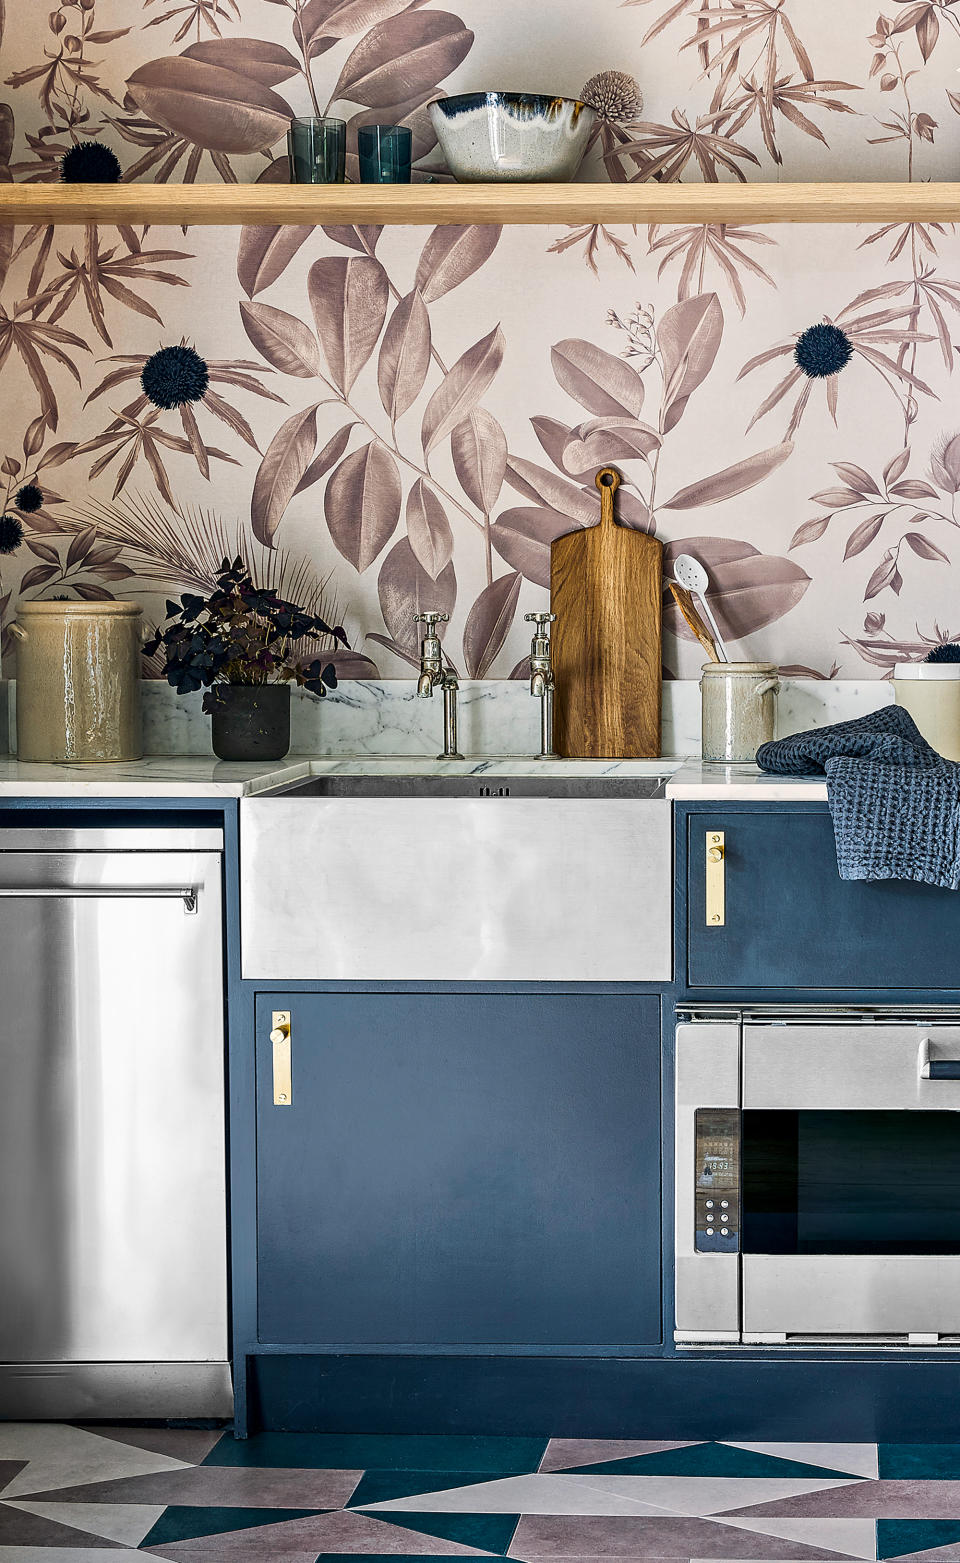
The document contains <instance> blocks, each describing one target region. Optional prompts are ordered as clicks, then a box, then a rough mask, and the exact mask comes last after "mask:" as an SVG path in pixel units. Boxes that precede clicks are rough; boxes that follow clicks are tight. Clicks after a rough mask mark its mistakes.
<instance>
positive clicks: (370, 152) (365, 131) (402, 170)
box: [357, 125, 413, 185]
mask: <svg viewBox="0 0 960 1563" xmlns="http://www.w3.org/2000/svg"><path fill="white" fill-rule="evenodd" d="M412 145H413V136H412V135H411V133H410V131H409V130H408V129H407V128H406V126H404V125H363V126H361V128H360V129H359V130H358V131H357V152H358V154H359V158H360V183H361V184H365V185H408V184H409V183H410V164H411V156H412Z"/></svg>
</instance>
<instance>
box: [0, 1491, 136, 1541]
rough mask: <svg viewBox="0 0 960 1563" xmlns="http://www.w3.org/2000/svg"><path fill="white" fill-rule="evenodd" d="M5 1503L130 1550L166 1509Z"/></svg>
mask: <svg viewBox="0 0 960 1563" xmlns="http://www.w3.org/2000/svg"><path fill="white" fill-rule="evenodd" d="M4 1501H5V1502H8V1503H9V1506H10V1508H11V1509H25V1510H26V1511H27V1513H28V1514H39V1515H40V1517H41V1518H42V1519H45V1520H56V1521H57V1523H58V1524H60V1525H71V1526H72V1527H73V1529H74V1530H80V1531H86V1533H87V1534H88V1535H90V1536H103V1537H104V1538H105V1539H106V1540H107V1541H122V1542H123V1543H124V1544H125V1545H126V1546H128V1547H139V1545H140V1543H141V1541H142V1540H143V1538H144V1536H145V1535H146V1534H147V1531H148V1530H150V1529H151V1528H152V1527H153V1526H154V1525H155V1524H156V1523H157V1520H158V1519H159V1518H160V1516H161V1514H162V1513H163V1511H164V1508H165V1507H166V1505H165V1504H162V1503H161V1504H156V1503H37V1502H36V1501H35V1500H33V1499H32V1498H31V1499H25V1498H20V1499H16V1500H14V1501H13V1502H10V1500H9V1499H5V1500H4Z"/></svg>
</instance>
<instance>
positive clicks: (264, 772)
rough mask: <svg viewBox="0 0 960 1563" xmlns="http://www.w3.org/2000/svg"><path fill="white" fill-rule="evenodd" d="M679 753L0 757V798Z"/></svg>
mask: <svg viewBox="0 0 960 1563" xmlns="http://www.w3.org/2000/svg"><path fill="white" fill-rule="evenodd" d="M683 763H684V760H683V757H682V756H675V757H665V758H664V759H661V760H538V759H536V757H534V756H532V755H505V756H496V757H494V756H487V757H473V758H470V757H468V758H467V759H464V760H437V759H435V758H433V757H431V756H429V755H424V756H422V757H421V756H417V755H398V756H390V755H384V756H372V755H358V756H344V757H342V758H325V759H317V758H314V757H312V756H310V755H288V757H287V758H286V759H285V760H269V761H263V762H261V763H259V764H257V763H251V762H241V761H228V760H218V759H216V758H215V757H214V756H213V755H210V756H209V757H206V756H197V755H185V756H176V755H170V756H151V757H148V758H147V759H144V760H132V761H125V762H122V763H119V764H115V765H38V764H21V763H20V762H19V761H18V760H16V759H14V758H8V759H0V799H2V798H27V797H31V798H32V797H36V798H159V799H163V798H246V797H255V796H256V795H257V794H260V793H264V792H269V791H270V790H271V789H272V788H274V787H280V786H285V785H288V784H290V783H293V782H296V781H301V780H305V779H306V778H307V777H309V776H333V775H337V776H437V775H441V776H442V775H460V776H464V775H477V776H480V775H483V776H531V775H536V776H610V777H627V776H667V775H670V774H671V773H672V772H674V771H676V770H677V769H678V767H680V766H682V765H683Z"/></svg>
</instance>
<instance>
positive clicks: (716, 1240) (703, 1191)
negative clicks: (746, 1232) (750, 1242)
mask: <svg viewBox="0 0 960 1563" xmlns="http://www.w3.org/2000/svg"><path fill="white" fill-rule="evenodd" d="M694 1141H695V1150H694V1155H695V1157H696V1162H695V1169H694V1188H695V1194H694V1198H695V1200H696V1220H695V1223H694V1226H695V1233H696V1236H695V1243H694V1246H695V1249H696V1252H697V1253H698V1254H735V1253H736V1252H737V1250H738V1248H739V1244H740V1113H739V1111H738V1110H737V1108H736V1107H698V1108H697V1110H696V1113H695V1114H694Z"/></svg>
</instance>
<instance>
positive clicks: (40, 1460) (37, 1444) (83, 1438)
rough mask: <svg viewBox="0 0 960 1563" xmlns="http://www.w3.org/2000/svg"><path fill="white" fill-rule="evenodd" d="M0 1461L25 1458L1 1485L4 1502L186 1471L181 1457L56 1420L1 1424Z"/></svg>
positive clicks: (186, 1463) (185, 1464) (185, 1465)
mask: <svg viewBox="0 0 960 1563" xmlns="http://www.w3.org/2000/svg"><path fill="white" fill-rule="evenodd" d="M0 1460H26V1461H27V1462H28V1464H27V1466H26V1469H25V1470H22V1471H21V1472H20V1473H19V1475H17V1476H15V1477H14V1478H13V1481H12V1482H10V1483H9V1485H8V1486H7V1487H5V1488H4V1490H3V1497H4V1502H9V1501H10V1499H11V1498H26V1497H30V1496H32V1495H33V1494H40V1493H44V1492H51V1491H54V1490H55V1489H57V1488H63V1487H80V1486H86V1485H88V1484H89V1483H90V1482H108V1481H112V1480H114V1479H115V1478H117V1477H120V1476H150V1475H152V1474H153V1473H154V1472H155V1471H182V1470H186V1469H188V1462H187V1461H185V1460H174V1459H173V1457H172V1456H171V1455H166V1454H153V1453H152V1452H150V1451H149V1450H146V1449H134V1448H131V1447H130V1445H128V1444H118V1443H115V1442H114V1441H113V1440H112V1439H109V1438H98V1437H97V1434H96V1433H87V1432H84V1431H83V1429H82V1428H79V1427H65V1426H64V1425H63V1424H62V1423H60V1422H0ZM101 1550H102V1549H101Z"/></svg>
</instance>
